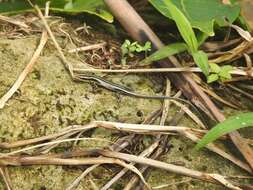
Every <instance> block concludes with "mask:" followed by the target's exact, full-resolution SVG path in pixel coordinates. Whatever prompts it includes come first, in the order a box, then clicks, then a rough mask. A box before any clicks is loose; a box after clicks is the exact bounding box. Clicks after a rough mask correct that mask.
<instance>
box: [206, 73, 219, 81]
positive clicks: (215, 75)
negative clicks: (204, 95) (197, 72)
mask: <svg viewBox="0 0 253 190" xmlns="http://www.w3.org/2000/svg"><path fill="white" fill-rule="evenodd" d="M218 79H219V75H218V74H211V75H209V76H208V77H207V83H212V82H214V81H217V80H218Z"/></svg>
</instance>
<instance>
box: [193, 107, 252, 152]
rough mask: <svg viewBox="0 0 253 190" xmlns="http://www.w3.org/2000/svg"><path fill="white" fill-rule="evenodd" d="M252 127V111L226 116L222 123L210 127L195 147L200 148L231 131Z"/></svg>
mask: <svg viewBox="0 0 253 190" xmlns="http://www.w3.org/2000/svg"><path fill="white" fill-rule="evenodd" d="M245 127H253V112H249V113H243V114H239V115H236V116H233V117H230V118H228V119H227V120H225V121H224V122H222V123H219V124H218V125H216V126H215V127H214V128H212V129H211V130H210V131H209V132H208V133H207V134H206V135H205V136H204V137H203V138H202V139H201V140H200V141H199V142H198V144H197V145H196V147H195V148H197V149H200V148H203V147H204V146H206V145H207V144H208V143H211V142H213V141H215V140H216V139H218V138H219V137H221V136H222V135H225V134H227V133H229V132H231V131H234V130H237V129H240V128H245Z"/></svg>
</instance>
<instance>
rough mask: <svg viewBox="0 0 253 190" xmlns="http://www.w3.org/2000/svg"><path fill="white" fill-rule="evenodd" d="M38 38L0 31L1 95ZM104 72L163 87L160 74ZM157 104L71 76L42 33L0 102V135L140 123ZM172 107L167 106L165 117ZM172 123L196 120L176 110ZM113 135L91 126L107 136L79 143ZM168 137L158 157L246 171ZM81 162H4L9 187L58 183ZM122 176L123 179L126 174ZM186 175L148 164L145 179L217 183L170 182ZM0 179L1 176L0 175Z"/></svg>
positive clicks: (99, 172) (107, 172)
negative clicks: (70, 164)
mask: <svg viewBox="0 0 253 190" xmlns="http://www.w3.org/2000/svg"><path fill="white" fill-rule="evenodd" d="M102 36H103V35H102ZM39 39H40V35H39V34H32V35H26V36H23V37H22V38H15V39H9V38H6V37H4V36H2V37H1V38H0V68H1V69H0V96H2V95H4V94H5V93H6V92H7V90H8V89H9V88H10V87H11V86H12V84H13V83H14V81H15V80H16V78H17V76H19V74H20V73H21V71H22V70H23V69H24V67H25V66H26V64H27V63H28V62H29V60H30V59H31V57H32V54H33V53H34V51H35V50H36V47H37V45H38V43H39ZM58 40H59V41H61V38H60V37H58ZM62 40H63V39H62ZM67 59H68V60H69V61H70V62H71V63H73V64H76V65H82V64H83V62H81V61H80V57H78V56H76V55H74V54H72V55H70V54H68V55H67ZM104 77H106V78H107V79H108V80H111V81H113V82H115V83H118V84H122V85H125V86H128V87H131V88H132V89H135V90H136V91H138V92H141V93H143V94H155V93H162V90H163V82H162V80H161V79H160V78H159V77H158V76H153V75H132V74H131V75H130V74H127V75H125V74H124V75H110V76H108V75H107V76H104ZM161 105H162V102H161V101H157V100H146V99H136V98H132V97H127V96H124V95H119V94H117V93H114V92H110V91H107V90H105V89H103V88H100V87H99V86H97V85H96V84H93V83H90V82H87V83H77V82H74V81H73V80H72V79H71V77H70V75H69V73H68V72H67V70H66V69H65V68H64V66H63V64H62V62H61V61H60V59H59V57H58V53H57V51H56V50H55V49H54V46H53V44H52V42H51V41H49V42H48V43H47V45H46V47H45V49H44V50H43V53H42V55H41V56H40V58H39V59H38V61H37V63H36V65H35V66H34V68H33V69H32V72H31V73H30V74H29V75H28V77H27V78H26V79H25V81H24V83H23V84H22V86H21V88H20V89H19V90H18V91H17V92H16V93H15V95H14V96H13V97H12V98H11V99H10V100H9V101H8V104H7V105H6V106H5V107H4V109H1V110H0V141H1V142H14V141H17V140H23V139H29V138H34V137H39V136H43V135H48V134H52V133H54V132H58V131H59V130H61V129H62V128H64V127H67V126H69V125H72V124H86V123H88V122H90V121H92V120H106V121H117V122H126V123H141V122H142V121H143V120H144V118H145V117H146V116H147V115H148V114H149V113H151V112H153V111H155V110H157V109H159V108H160V106H161ZM176 110H177V109H175V108H173V107H172V108H171V113H170V115H169V117H168V120H169V119H170V118H171V117H172V116H173V114H174V113H175V111H176ZM179 125H185V126H188V127H197V126H196V125H195V124H194V123H192V122H191V121H190V120H189V119H188V118H187V117H185V118H183V119H182V121H181V122H180V124H179ZM121 135H122V134H121ZM119 136H120V134H118V133H116V132H115V131H110V130H105V129H96V130H95V131H93V132H92V134H91V137H96V138H100V139H106V141H83V142H81V143H79V144H78V146H79V147H83V148H103V147H107V146H108V145H109V144H110V142H112V141H115V140H116V139H117V138H118V137H119ZM144 139H146V140H147V141H145V142H146V143H147V142H148V137H147V138H144ZM145 142H144V144H145ZM169 143H170V150H169V151H168V153H167V154H166V155H164V156H162V157H161V160H163V161H165V162H168V163H175V164H179V165H183V166H185V167H188V168H192V169H196V170H199V171H204V172H209V173H216V172H217V173H220V174H222V175H226V176H235V175H246V174H245V173H244V172H243V171H241V170H240V169H239V168H237V167H236V166H234V165H233V164H231V163H230V162H228V161H226V160H224V159H222V158H221V157H219V156H217V155H215V154H213V153H211V152H209V151H206V150H204V151H199V152H194V151H193V147H194V144H193V143H192V142H190V141H189V140H187V139H185V138H183V137H179V136H175V137H172V138H171V140H170V141H169ZM136 146H137V145H136ZM68 148H69V147H68V146H64V145H62V146H61V150H67V149H68ZM1 151H2V150H1ZM84 168H85V167H79V168H74V167H66V166H65V167H62V166H27V167H9V173H10V178H11V182H12V185H13V187H14V189H15V190H20V189H27V190H63V189H65V188H66V187H67V186H68V185H69V184H70V183H71V182H72V181H73V180H74V179H75V178H76V177H77V176H78V175H80V174H81V172H82V171H83V169H84ZM113 174H114V172H113V170H111V169H110V167H108V166H107V167H105V168H103V167H99V168H98V169H96V170H95V171H94V172H93V173H92V176H88V177H86V178H85V179H83V180H82V181H81V184H80V186H79V187H78V189H80V190H81V189H87V190H88V189H92V188H91V187H92V185H91V183H90V179H92V180H93V182H94V183H95V184H96V185H98V186H101V185H103V184H105V182H106V181H108V180H109V179H110V178H111V177H112V176H113ZM124 179H129V177H126V178H124ZM188 179H189V178H187V177H182V176H179V175H175V174H172V173H169V172H166V171H162V170H158V169H152V172H151V175H150V178H149V180H148V183H149V184H150V185H151V186H159V185H163V184H172V185H170V186H168V187H164V188H162V189H163V190H167V189H168V190H169V189H170V190H179V189H180V190H184V189H185V190H197V189H201V190H202V189H210V190H211V189H212V190H213V189H217V190H221V189H224V188H223V187H220V186H216V185H212V184H209V183H204V182H200V181H198V180H191V181H187V182H185V183H182V184H178V185H176V183H177V182H180V181H184V180H188ZM0 182H2V181H1V179H0ZM123 182H124V180H122V181H120V182H119V183H118V184H117V185H115V186H113V188H112V189H122V188H123V186H122V184H123ZM173 184H174V185H173ZM0 189H3V186H2V183H0Z"/></svg>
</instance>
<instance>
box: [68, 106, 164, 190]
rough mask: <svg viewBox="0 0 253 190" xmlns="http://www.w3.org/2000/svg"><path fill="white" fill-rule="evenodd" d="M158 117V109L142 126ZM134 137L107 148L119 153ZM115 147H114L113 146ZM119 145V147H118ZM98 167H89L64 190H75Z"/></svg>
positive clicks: (124, 138) (97, 165)
mask: <svg viewBox="0 0 253 190" xmlns="http://www.w3.org/2000/svg"><path fill="white" fill-rule="evenodd" d="M159 115H160V109H159V110H158V111H155V112H152V113H151V114H150V115H148V117H146V118H145V119H144V121H143V124H145V123H152V122H153V121H154V120H155V118H157V117H158V116H159ZM135 137H136V135H134V134H133V135H129V136H125V137H123V138H120V139H119V140H118V141H116V143H114V144H113V145H111V146H110V147H109V149H110V150H114V151H121V150H123V149H124V148H126V147H127V146H128V145H129V144H130V143H131V142H132V141H133V139H134V138H135ZM115 145H116V146H115ZM119 145H120V146H119ZM97 167H99V164H96V165H93V166H90V167H89V168H87V169H86V170H85V171H84V172H83V173H82V174H81V175H80V176H79V177H78V178H76V179H75V180H74V181H73V182H72V183H71V184H70V185H69V186H68V187H67V188H66V190H73V189H76V188H77V187H78V185H79V183H80V181H81V180H82V179H83V178H84V177H85V176H86V175H87V174H88V173H90V172H91V171H93V170H94V169H95V168H97Z"/></svg>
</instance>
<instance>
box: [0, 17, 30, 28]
mask: <svg viewBox="0 0 253 190" xmlns="http://www.w3.org/2000/svg"><path fill="white" fill-rule="evenodd" d="M0 20H2V21H5V22H8V23H11V24H14V25H16V26H19V27H21V28H29V26H28V25H26V24H25V23H24V22H21V21H18V20H16V19H13V18H10V17H7V16H3V15H0Z"/></svg>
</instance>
